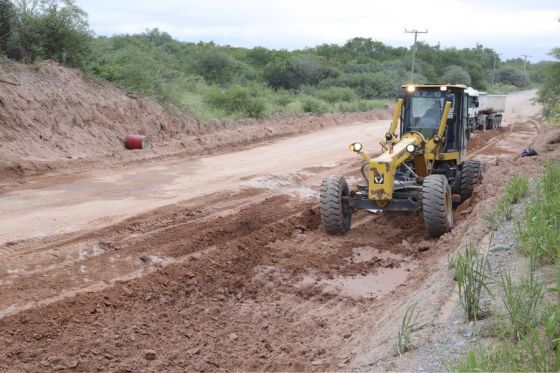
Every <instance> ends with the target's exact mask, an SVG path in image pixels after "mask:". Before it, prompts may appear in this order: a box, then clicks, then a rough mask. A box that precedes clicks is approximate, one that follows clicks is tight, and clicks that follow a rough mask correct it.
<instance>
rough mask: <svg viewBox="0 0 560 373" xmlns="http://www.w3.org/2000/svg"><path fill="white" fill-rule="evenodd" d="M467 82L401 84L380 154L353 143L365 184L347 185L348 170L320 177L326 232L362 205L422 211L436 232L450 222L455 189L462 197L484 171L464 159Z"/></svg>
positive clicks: (338, 229)
mask: <svg viewBox="0 0 560 373" xmlns="http://www.w3.org/2000/svg"><path fill="white" fill-rule="evenodd" d="M466 89H467V87H466V86H464V85H435V84H429V85H405V86H403V87H402V92H401V94H400V95H399V98H398V100H397V103H396V108H395V113H394V115H393V120H392V122H391V127H390V129H389V132H387V133H386V134H385V139H384V141H382V142H381V147H382V148H383V152H382V154H381V155H378V156H376V157H374V158H370V156H368V154H367V153H366V152H365V151H364V148H363V146H362V144H361V143H359V142H356V143H353V144H351V145H350V147H349V148H350V150H351V151H353V152H356V153H357V154H358V155H359V156H360V157H361V158H362V159H363V161H364V162H363V164H362V169H361V173H362V176H363V178H364V181H365V185H357V187H356V189H354V190H350V189H349V187H348V183H347V182H346V179H345V178H344V177H343V176H334V175H332V176H328V177H326V178H325V179H324V180H323V182H322V184H321V195H320V210H321V218H322V221H323V226H324V228H325V231H326V232H327V233H329V234H344V233H346V232H347V231H348V230H349V229H350V225H351V221H352V213H353V212H355V211H356V210H358V209H365V210H368V211H369V212H373V213H378V212H382V211H414V212H420V211H421V212H422V214H423V216H424V222H425V225H426V230H427V231H428V234H429V235H430V236H431V237H439V236H440V235H442V234H444V233H446V232H449V231H450V230H451V228H453V202H452V201H453V199H452V194H456V195H457V199H458V200H459V202H462V201H464V200H466V199H468V198H470V197H471V195H472V192H473V188H474V186H475V184H477V183H479V182H480V178H481V172H482V165H481V163H480V162H479V161H475V160H467V159H466V150H467V142H468V140H469V135H470V130H469V128H468V126H467V119H468V118H467V117H468V101H467V98H468V95H467V92H465V90H466ZM399 121H400V126H399ZM397 128H399V132H398V134H397Z"/></svg>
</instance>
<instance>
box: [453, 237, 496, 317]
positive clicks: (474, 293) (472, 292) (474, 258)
mask: <svg viewBox="0 0 560 373" xmlns="http://www.w3.org/2000/svg"><path fill="white" fill-rule="evenodd" d="M449 267H450V268H452V269H454V270H455V281H457V287H458V293H459V302H460V303H461V306H462V307H463V310H464V311H465V316H466V318H467V320H469V321H471V320H474V321H476V320H477V319H478V318H480V317H481V316H482V315H483V312H482V311H483V310H482V308H481V304H480V296H481V293H482V289H485V290H486V291H488V292H490V291H489V289H488V281H489V273H490V262H489V261H488V258H487V257H486V256H485V255H480V254H479V252H478V250H477V248H476V247H474V246H472V245H469V246H467V248H466V250H465V254H464V255H463V254H462V253H460V252H458V253H456V254H454V255H453V256H452V257H451V258H450V260H449Z"/></svg>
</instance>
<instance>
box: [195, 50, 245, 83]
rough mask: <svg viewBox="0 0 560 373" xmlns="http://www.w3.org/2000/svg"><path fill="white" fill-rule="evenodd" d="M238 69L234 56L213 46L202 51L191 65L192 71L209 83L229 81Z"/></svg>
mask: <svg viewBox="0 0 560 373" xmlns="http://www.w3.org/2000/svg"><path fill="white" fill-rule="evenodd" d="M239 69H240V66H239V65H238V63H237V61H236V60H235V58H233V57H231V56H229V55H227V54H226V53H224V52H222V51H220V50H218V49H214V48H212V49H209V50H205V51H202V52H201V53H200V54H199V55H198V56H197V57H196V58H195V60H194V62H193V65H192V70H193V72H194V73H196V74H198V75H200V76H202V77H203V78H204V80H206V81H207V82H209V83H218V84H224V83H229V82H231V81H232V80H233V78H234V77H235V75H236V74H237V72H238V70H239Z"/></svg>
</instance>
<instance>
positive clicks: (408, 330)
mask: <svg viewBox="0 0 560 373" xmlns="http://www.w3.org/2000/svg"><path fill="white" fill-rule="evenodd" d="M418 315H419V314H418V312H416V304H413V305H412V306H410V307H408V308H407V309H406V312H405V314H404V316H403V318H402V322H401V325H400V329H399V332H398V334H397V340H396V342H395V349H396V350H397V353H398V354H399V355H402V354H404V353H405V352H407V351H410V350H411V349H412V348H413V344H412V339H411V335H412V332H413V331H414V328H415V327H416V322H417V321H418Z"/></svg>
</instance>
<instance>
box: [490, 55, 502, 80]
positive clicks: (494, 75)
mask: <svg viewBox="0 0 560 373" xmlns="http://www.w3.org/2000/svg"><path fill="white" fill-rule="evenodd" d="M501 55H502V54H501V53H495V54H494V64H493V65H492V84H494V81H495V77H496V57H498V56H501Z"/></svg>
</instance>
